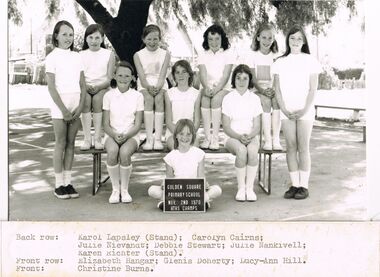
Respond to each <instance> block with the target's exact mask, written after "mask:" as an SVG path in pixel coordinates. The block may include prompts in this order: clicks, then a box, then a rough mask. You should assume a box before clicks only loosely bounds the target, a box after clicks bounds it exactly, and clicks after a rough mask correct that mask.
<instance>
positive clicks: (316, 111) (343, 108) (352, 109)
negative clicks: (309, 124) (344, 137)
mask: <svg viewBox="0 0 380 277" xmlns="http://www.w3.org/2000/svg"><path fill="white" fill-rule="evenodd" d="M314 107H315V119H318V108H323V109H337V110H351V111H354V112H357V113H359V112H360V111H365V110H366V109H365V108H353V107H341V106H329V105H315V106H314ZM361 127H362V133H363V142H366V141H367V135H366V129H367V128H366V125H365V124H364V125H363V126H361ZM338 129H339V128H338ZM341 129H343V130H346V128H341Z"/></svg>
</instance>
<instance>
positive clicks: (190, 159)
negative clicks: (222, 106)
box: [148, 119, 222, 209]
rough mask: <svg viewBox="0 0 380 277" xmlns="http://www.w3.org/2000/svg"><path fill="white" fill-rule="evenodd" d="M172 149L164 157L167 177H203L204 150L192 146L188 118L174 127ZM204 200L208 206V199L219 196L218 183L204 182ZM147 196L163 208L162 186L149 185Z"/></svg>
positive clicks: (179, 121) (193, 139) (190, 127)
mask: <svg viewBox="0 0 380 277" xmlns="http://www.w3.org/2000/svg"><path fill="white" fill-rule="evenodd" d="M173 137H174V149H173V150H172V151H170V152H169V154H167V155H166V156H165V157H164V161H165V164H166V177H167V178H204V177H205V173H204V171H205V169H204V158H205V152H204V151H203V150H201V149H199V148H198V147H195V146H194V141H195V127H194V124H193V122H192V121H191V120H190V119H180V120H178V121H177V124H176V125H175V128H174V133H173ZM206 186H207V187H206V193H205V202H206V204H207V208H209V207H210V202H209V201H210V199H213V198H216V197H219V196H220V195H221V194H222V189H221V188H220V187H219V186H218V185H213V186H209V185H208V184H207V183H206ZM148 194H149V196H151V197H153V198H156V199H159V200H161V201H160V202H159V204H158V207H159V208H160V209H162V208H163V202H162V197H163V187H162V186H150V187H149V190H148Z"/></svg>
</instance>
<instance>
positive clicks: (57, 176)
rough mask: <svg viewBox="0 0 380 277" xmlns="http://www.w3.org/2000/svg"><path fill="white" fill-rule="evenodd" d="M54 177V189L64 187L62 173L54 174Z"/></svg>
mask: <svg viewBox="0 0 380 277" xmlns="http://www.w3.org/2000/svg"><path fill="white" fill-rule="evenodd" d="M54 176H55V188H56V189H57V188H59V187H60V186H64V184H65V182H64V181H63V173H62V172H60V173H54Z"/></svg>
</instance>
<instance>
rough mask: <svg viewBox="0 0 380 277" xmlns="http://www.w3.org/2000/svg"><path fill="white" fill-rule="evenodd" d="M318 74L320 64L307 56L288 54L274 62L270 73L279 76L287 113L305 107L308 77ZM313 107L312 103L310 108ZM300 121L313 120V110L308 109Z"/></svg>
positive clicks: (320, 68) (320, 69) (303, 54)
mask: <svg viewBox="0 0 380 277" xmlns="http://www.w3.org/2000/svg"><path fill="white" fill-rule="evenodd" d="M320 72H322V67H321V65H320V63H319V62H318V60H317V59H316V58H314V57H313V56H312V55H309V54H305V53H300V54H289V55H288V56H286V57H282V58H278V59H277V60H276V62H275V63H274V64H273V66H272V73H273V74H278V75H279V79H280V89H281V95H282V99H283V101H284V104H285V107H286V109H287V110H288V111H290V112H291V111H295V110H300V109H303V108H304V107H305V104H306V98H307V96H308V94H309V89H310V75H311V74H318V73H320ZM313 105H314V103H313V104H312V106H311V107H313ZM301 119H314V108H310V109H309V111H308V112H307V113H306V114H305V115H304V116H303V117H302V118H301Z"/></svg>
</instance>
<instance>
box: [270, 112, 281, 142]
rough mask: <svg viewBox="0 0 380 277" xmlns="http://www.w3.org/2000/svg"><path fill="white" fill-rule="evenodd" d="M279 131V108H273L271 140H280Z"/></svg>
mask: <svg viewBox="0 0 380 277" xmlns="http://www.w3.org/2000/svg"><path fill="white" fill-rule="evenodd" d="M280 131H281V120H280V110H273V112H272V132H273V140H274V141H275V142H280Z"/></svg>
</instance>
